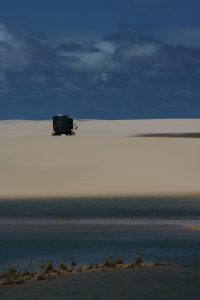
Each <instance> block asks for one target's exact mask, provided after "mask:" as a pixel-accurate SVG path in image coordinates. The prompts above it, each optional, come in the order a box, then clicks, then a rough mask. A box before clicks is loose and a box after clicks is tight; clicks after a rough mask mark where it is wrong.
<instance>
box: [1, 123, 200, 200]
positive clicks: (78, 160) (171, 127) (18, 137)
mask: <svg viewBox="0 0 200 300" xmlns="http://www.w3.org/2000/svg"><path fill="white" fill-rule="evenodd" d="M108 124H109V130H107V128H108ZM119 128H120V129H119ZM181 129H182V132H198V130H199V129H200V120H178V121H176V120H173V123H172V122H171V123H170V120H163V121H162V120H157V121H154V120H153V121H152V120H151V121H148V120H145V121H85V122H80V127H79V130H78V134H77V136H75V137H66V136H61V137H53V136H51V135H50V134H51V130H52V129H51V122H50V121H41V122H34V121H12V122H6V121H4V122H0V145H1V147H0V198H1V199H3V198H16V197H17V198H20V197H59V196H60V197H82V196H143V195H147V196H149V195H169V196H173V195H200V159H199V153H200V139H198V138H163V137H161V138H155V137H154V138H153V137H129V136H131V135H134V134H140V133H152V132H163V133H164V132H181Z"/></svg>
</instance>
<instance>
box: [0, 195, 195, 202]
mask: <svg viewBox="0 0 200 300" xmlns="http://www.w3.org/2000/svg"><path fill="white" fill-rule="evenodd" d="M122 199H124V200H130V201H135V200H145V201H152V200H155V201H159V200H161V201H162V200H163V201H187V200H188V201H191V200H197V201H198V200H200V192H199V193H196V192H194V193H174V194H173V193H169V194H167V193H161V194H158V193H152V194H151V193H145V194H132V195H126V194H125V195H123V194H121V195H120V194H117V195H115V194H107V195H84V196H75V195H72V196H69V195H67V196H65V195H64V196H60V195H58V196H54V195H53V196H52V194H51V195H49V196H48V195H44V196H30V195H22V196H15V197H14V196H13V197H10V196H0V203H1V202H4V201H10V202H15V201H16V202H20V201H34V202H40V201H52V202H54V201H55V202H56V201H57V202H58V201H83V202H84V201H95V200H96V201H99V200H116V201H119V200H122Z"/></svg>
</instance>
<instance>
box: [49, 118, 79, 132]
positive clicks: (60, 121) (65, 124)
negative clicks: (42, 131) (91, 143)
mask: <svg viewBox="0 0 200 300" xmlns="http://www.w3.org/2000/svg"><path fill="white" fill-rule="evenodd" d="M73 129H74V121H73V118H72V117H70V116H68V115H57V116H53V130H54V132H53V134H52V135H61V134H66V135H75V132H74V131H73Z"/></svg>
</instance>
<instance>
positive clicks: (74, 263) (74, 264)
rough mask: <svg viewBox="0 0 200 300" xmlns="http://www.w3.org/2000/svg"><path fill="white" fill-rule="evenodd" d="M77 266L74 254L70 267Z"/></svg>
mask: <svg viewBox="0 0 200 300" xmlns="http://www.w3.org/2000/svg"><path fill="white" fill-rule="evenodd" d="M76 266H77V262H76V259H75V257H74V256H72V267H76Z"/></svg>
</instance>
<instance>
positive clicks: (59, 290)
mask: <svg viewBox="0 0 200 300" xmlns="http://www.w3.org/2000/svg"><path fill="white" fill-rule="evenodd" d="M199 283H200V271H199V270H189V269H184V268H179V267H175V266H169V267H166V266H163V267H157V268H148V269H137V270H116V271H115V270H114V271H109V272H100V273H91V274H85V273H84V274H72V275H68V276H66V277H62V278H57V279H50V280H47V281H40V282H39V281H38V282H30V283H26V284H24V285H22V286H9V287H5V288H2V289H0V299H1V300H18V299H19V300H25V299H26V300H27V299H29V300H40V299H41V300H47V299H48V300H54V299H76V300H79V299H80V300H82V299H87V300H90V299H120V300H121V299H127V300H128V299H134V300H137V299H138V300H139V299H148V300H149V299H158V300H160V299H162V300H165V299H170V300H171V299H173V300H175V299H177V300H179V299H181V300H186V299H187V300H192V299H196V300H197V299H200V284H199Z"/></svg>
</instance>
